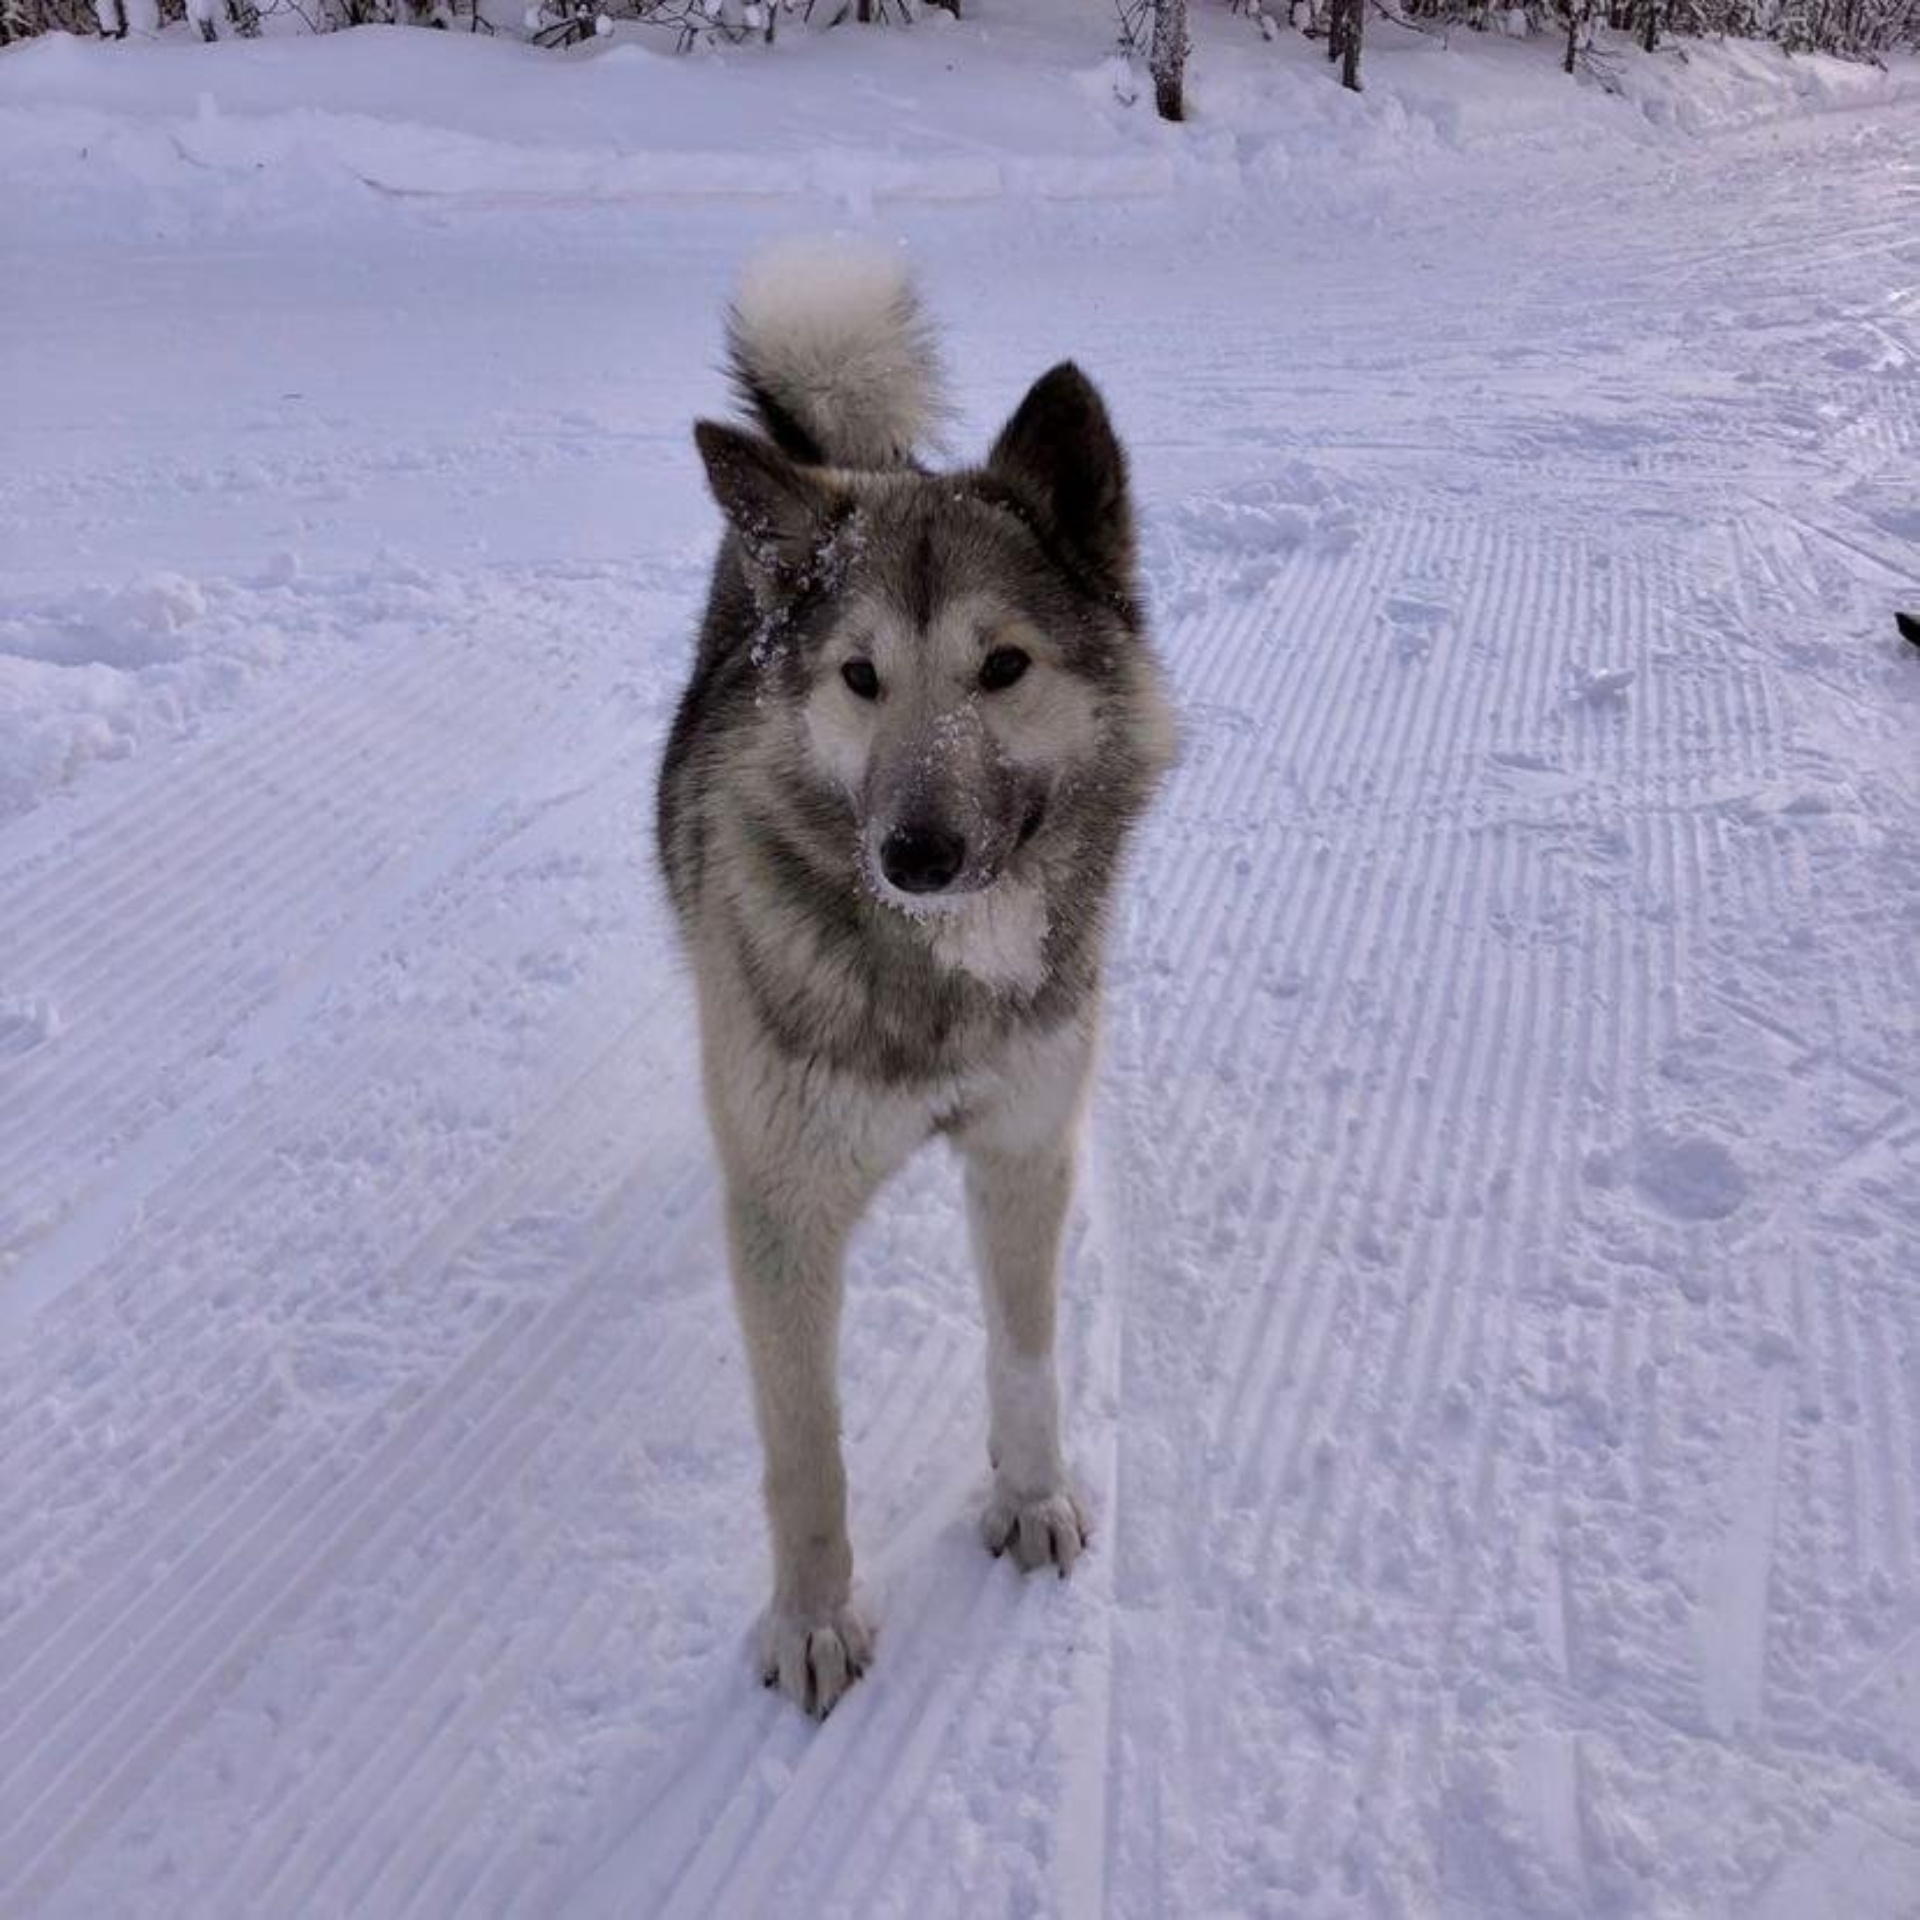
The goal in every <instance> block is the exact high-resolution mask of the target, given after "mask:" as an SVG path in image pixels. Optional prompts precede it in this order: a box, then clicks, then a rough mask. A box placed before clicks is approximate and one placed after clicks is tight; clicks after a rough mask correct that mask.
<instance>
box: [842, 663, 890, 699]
mask: <svg viewBox="0 0 1920 1920" xmlns="http://www.w3.org/2000/svg"><path fill="white" fill-rule="evenodd" d="M840 678H841V679H842V680H844V681H845V682H846V683H847V691H848V692H849V693H857V694H858V695H859V696H860V698H861V699H862V700H878V699H879V698H880V676H879V675H878V674H877V673H875V672H874V670H873V662H872V661H871V660H849V661H848V662H847V663H846V665H845V666H843V667H842V668H841V669H840Z"/></svg>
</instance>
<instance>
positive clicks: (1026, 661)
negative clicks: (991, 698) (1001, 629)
mask: <svg viewBox="0 0 1920 1920" xmlns="http://www.w3.org/2000/svg"><path fill="white" fill-rule="evenodd" d="M1032 665H1033V659H1032V656H1031V655H1030V654H1028V653H1027V652H1026V651H1025V650H1024V649H1022V648H1020V647H995V648H994V650H993V651H992V652H991V653H990V654H988V655H987V657H986V658H985V659H984V660H982V661H981V662H980V690H981V691H982V692H983V693H998V692H999V691H1000V689H1001V688H1002V687H1010V686H1012V685H1013V683H1014V682H1015V681H1016V680H1018V679H1019V678H1020V676H1021V675H1022V674H1023V673H1025V672H1026V670H1027V669H1028V668H1029V667H1030V666H1032Z"/></svg>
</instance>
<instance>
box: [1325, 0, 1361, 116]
mask: <svg viewBox="0 0 1920 1920" xmlns="http://www.w3.org/2000/svg"><path fill="white" fill-rule="evenodd" d="M1366 20H1367V0H1333V4H1332V6H1331V7H1330V8H1329V9H1328V10H1327V58H1328V59H1329V60H1338V61H1339V62H1340V84H1341V85H1342V86H1343V87H1349V88H1351V89H1352V90H1353V92H1355V93H1358V92H1359V91H1360V40H1361V35H1362V33H1363V32H1364V30H1365V27H1366Z"/></svg>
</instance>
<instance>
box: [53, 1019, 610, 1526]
mask: <svg viewBox="0 0 1920 1920" xmlns="http://www.w3.org/2000/svg"><path fill="white" fill-rule="evenodd" d="M602 1031H603V1030H602V1027H601V1025H600V1023H599V1021H598V1020H597V1019H593V1020H583V1021H581V1022H579V1023H577V1026H576V1029H575V1032H576V1033H577V1034H578V1035H579V1036H580V1038H581V1039H582V1040H583V1041H584V1043H585V1047H584V1051H582V1050H579V1049H575V1048H566V1047H563V1048H562V1049H561V1055H562V1057H571V1058H572V1059H573V1062H574V1070H573V1071H570V1072H568V1073H567V1074H565V1075H563V1076H562V1085H563V1087H564V1088H565V1089H566V1092H565V1093H564V1094H563V1095H562V1099H563V1100H564V1099H565V1098H568V1097H573V1096H577V1093H578V1090H579V1085H580V1082H581V1080H582V1079H583V1078H585V1077H586V1076H588V1075H590V1074H591V1073H592V1072H593V1071H594V1070H596V1068H597V1067H598V1066H600V1065H601V1063H603V1062H604V1061H605V1060H606V1059H607V1058H609V1056H610V1051H611V1055H612V1056H613V1057H617V1056H618V1052H619V1049H618V1047H616V1048H614V1049H612V1050H608V1049H607V1048H606V1044H605V1041H604V1038H603V1037H601V1036H602ZM420 1051H421V1047H420V1046H418V1045H416V1046H415V1047H414V1048H413V1049H410V1050H403V1051H402V1053H401V1054H400V1055H399V1056H398V1060H397V1062H396V1060H395V1058H394V1056H392V1055H391V1054H389V1055H388V1056H387V1059H386V1061H385V1063H384V1064H385V1065H386V1066H387V1067H389V1068H391V1067H393V1066H395V1065H396V1064H398V1065H400V1066H405V1065H406V1064H407V1063H408V1062H410V1061H411V1060H412V1059H413V1058H415V1057H417V1055H418V1054H419V1053H420ZM335 1065H336V1068H337V1071H336V1072H335V1073H334V1074H333V1075H331V1076H330V1077H329V1078H327V1079H324V1080H322V1081H321V1082H319V1083H317V1084H316V1083H312V1082H305V1083H300V1084H298V1085H296V1086H294V1087H292V1088H285V1087H279V1086H275V1087H271V1088H269V1089H268V1090H267V1091H266V1092H265V1093H264V1094H263V1096H262V1098H261V1100H260V1102H259V1103H258V1106H259V1111H256V1112H254V1113H246V1112H245V1111H244V1110H243V1113H242V1114H241V1115H240V1116H239V1117H238V1118H237V1119H236V1122H235V1124H234V1125H233V1126H232V1127H230V1128H229V1129H228V1130H227V1131H226V1132H225V1133H224V1134H222V1135H217V1136H215V1138H214V1140H213V1141H212V1142H211V1143H210V1145H209V1147H208V1149H207V1150H206V1152H205V1153H204V1154H203V1156H202V1158H201V1161H200V1163H198V1164H197V1165H190V1166H189V1168H188V1169H186V1170H184V1173H183V1176H182V1177H183V1178H185V1177H186V1176H187V1175H191V1174H198V1176H199V1177H198V1179H197V1180H195V1179H188V1180H187V1185H186V1190H185V1193H184V1194H180V1193H178V1191H177V1185H176V1192H175V1195H174V1196H173V1197H174V1198H175V1202H176V1207H175V1214H174V1218H173V1220H172V1221H171V1223H170V1230H169V1226H167V1225H156V1228H155V1230H154V1231H153V1232H152V1233H151V1234H150V1235H149V1236H147V1237H145V1238H143V1240H142V1242H141V1243H140V1244H139V1245H137V1246H130V1247H128V1248H126V1249H124V1251H123V1254H122V1257H121V1259H120V1260H119V1261H118V1262H115V1261H113V1260H109V1261H108V1262H107V1263H106V1264H105V1265H104V1266H103V1267H102V1268H101V1269H99V1270H97V1272H98V1279H99V1283H100V1286H101V1287H102V1289H103V1290H106V1289H110V1288H113V1287H116V1286H118V1285H120V1284H122V1282H123V1276H122V1273H121V1271H120V1269H121V1268H122V1267H124V1268H125V1269H127V1272H126V1274H125V1276H124V1277H125V1278H126V1279H132V1280H137V1279H138V1278H139V1277H140V1276H141V1275H142V1274H144V1273H145V1272H147V1271H149V1270H152V1269H154V1268H156V1267H157V1266H159V1265H160V1264H161V1263H160V1261H159V1260H158V1259H157V1258H156V1256H158V1255H164V1254H166V1252H167V1251H168V1249H169V1248H170V1247H171V1248H178V1249H182V1250H184V1249H185V1248H186V1247H187V1246H188V1245H189V1244H190V1243H191V1242H192V1241H193V1239H194V1238H195V1236H197V1235H199V1234H200V1233H202V1232H203V1231H206V1230H210V1229H212V1228H213V1227H214V1226H215V1225H216V1224H217V1223H219V1222H220V1221H222V1220H223V1219H225V1218H227V1217H228V1216H229V1214H230V1212H231V1207H232V1198H233V1195H234V1193H235V1192H237V1191H238V1189H239V1185H240V1179H239V1176H240V1175H242V1174H243V1173H245V1172H249V1171H251V1165H250V1163H251V1162H252V1161H254V1160H255V1159H256V1158H257V1156H258V1153H259V1145H260V1142H261V1141H262V1140H269V1141H271V1140H272V1139H273V1138H275V1135H274V1134H273V1133H272V1132H271V1131H270V1130H269V1129H268V1127H267V1126H266V1124H265V1119H266V1113H267V1112H268V1111H270V1110H271V1109H272V1107H273V1106H275V1105H276V1104H282V1103H287V1104H291V1105H293V1107H294V1110H295V1111H297V1110H298V1109H299V1107H300V1106H301V1105H309V1104H310V1103H311V1101H312V1100H313V1099H315V1098H327V1097H330V1096H332V1095H334V1094H335V1093H337V1092H339V1091H342V1090H344V1089H345V1088H346V1086H348V1085H349V1084H351V1083H354V1082H356V1081H357V1077H358V1075H359V1074H360V1072H361V1070H362V1069H363V1068H364V1066H365V1065H366V1059H365V1058H363V1057H362V1056H361V1055H360V1054H358V1053H356V1052H353V1051H350V1050H343V1051H342V1053H341V1055H340V1056H339V1058H338V1059H337V1060H336V1063H335ZM557 1104H558V1103H556V1105H557ZM243 1121H250V1122H251V1123H252V1124H242V1122H243ZM536 1131H537V1128H536ZM526 1137H528V1136H525V1135H523V1140H524V1139H525V1138H526ZM499 1192H500V1187H499V1169H498V1167H497V1166H494V1167H492V1168H490V1169H489V1170H488V1171H486V1172H484V1173H476V1174H475V1175H474V1177H473V1178H472V1179H471V1180H470V1181H469V1182H468V1183H467V1185H466V1187H465V1189H464V1190H463V1192H462V1193H460V1194H458V1195H455V1196H453V1197H452V1198H451V1200H450V1202H449V1203H448V1205H447V1210H446V1211H445V1212H444V1214H442V1215H441V1216H440V1217H439V1218H438V1219H437V1220H436V1221H435V1223H434V1225H433V1226H432V1227H431V1228H430V1229H428V1230H427V1231H425V1232H424V1234H417V1235H416V1242H417V1243H416V1244H415V1246H414V1247H413V1249H412V1251H411V1252H410V1253H409V1254H408V1255H406V1256H404V1257H403V1259H402V1260H401V1262H400V1263H399V1264H400V1268H401V1270H406V1269H408V1268H413V1267H418V1266H421V1265H423V1264H426V1263H429V1262H431V1261H432V1260H433V1259H434V1257H435V1255H434V1248H435V1245H436V1243H440V1244H444V1243H445V1242H446V1240H447V1237H448V1235H449V1234H457V1233H458V1232H459V1231H460V1223H461V1222H462V1221H463V1220H465V1219H467V1218H469V1216H471V1218H472V1221H473V1223H474V1225H475V1228H476V1230H477V1227H478V1225H479V1223H480V1222H481V1221H482V1220H483V1219H484V1218H485V1217H486V1216H487V1215H488V1214H490V1213H496V1212H497V1211H498V1208H499V1201H498V1197H497V1196H498V1194H499ZM490 1196H491V1197H490ZM428 1197H429V1196H428V1193H427V1189H426V1187H425V1186H424V1184H423V1183H422V1182H419V1181H416V1180H403V1181H402V1182H401V1184H400V1185H399V1186H398V1187H397V1188H395V1189H394V1190H393V1191H392V1192H391V1193H390V1194H389V1195H388V1197H387V1199H388V1206H387V1212H388V1218H389V1219H390V1220H396V1221H397V1220H400V1219H404V1217H405V1204H404V1203H411V1202H413V1201H415V1200H416V1198H417V1199H420V1200H427V1199H428ZM195 1201H197V1202H198V1210H197V1211H194V1210H191V1208H190V1207H188V1206H182V1205H181V1203H182V1202H186V1203H192V1202H195ZM476 1204H477V1205H478V1206H479V1207H480V1208H481V1212H479V1213H475V1212H474V1211H473V1209H474V1207H475V1205H476ZM160 1218H161V1220H162V1221H164V1220H165V1219H166V1211H165V1210H164V1209H163V1210H162V1211H161V1214H160ZM227 1284H228V1283H227V1280H226V1278H225V1269H224V1268H222V1267H219V1266H215V1267H213V1268H212V1269H211V1270H210V1271H208V1273H207V1274H206V1276H205V1280H204V1283H203V1284H201V1285H197V1286H190V1287H184V1288H171V1289H156V1290H154V1291H155V1292H156V1293H157V1295H158V1299H157V1302H156V1308H155V1311H154V1313H153V1315H152V1317H151V1318H149V1319H146V1320H144V1321H142V1320H140V1319H138V1318H136V1317H135V1315H134V1313H133V1312H132V1311H131V1310H128V1311H126V1312H124V1313H123V1314H122V1315H121V1316H120V1317H121V1319H122V1324H123V1326H124V1329H125V1337H126V1338H128V1339H129V1340H133V1341H137V1342H138V1344H139V1346H140V1349H141V1351H142V1352H143V1353H145V1354H147V1355H149V1356H151V1357H152V1358H153V1359H154V1360H155V1362H156V1363H163V1364H164V1367H165V1370H166V1372H168V1373H170V1374H174V1375H176V1376H177V1375H178V1374H179V1373H180V1372H181V1370H182V1369H183V1368H184V1367H185V1366H186V1364H187V1355H188V1354H189V1353H190V1352H192V1351H193V1347H194V1345H195V1344H196V1343H199V1342H212V1341H215V1340H218V1341H220V1342H221V1351H218V1352H216V1353H215V1354H214V1355H213V1356H212V1357H211V1358H209V1359H207V1360H206V1361H205V1363H204V1367H205V1370H206V1372H207V1373H212V1374H217V1373H218V1371H219V1369H220V1368H221V1366H222V1362H223V1358H224V1359H225V1364H226V1366H227V1367H228V1369H229V1370H230V1368H231V1358H230V1347H231V1334H230V1329H229V1328H228V1327H227V1326H226V1324H225V1322H224V1320H223V1319H221V1318H220V1317H218V1316H217V1315H215V1314H214V1313H213V1312H212V1311H211V1310H210V1307H209V1302H208V1298H207V1295H208V1291H209V1289H213V1290H216V1291H217V1290H219V1289H222V1288H224V1287H225V1286H226V1285H227ZM89 1312H90V1313H92V1314H96V1315H97V1313H98V1308H97V1306H96V1305H94V1304H93V1303H89ZM46 1331H47V1332H48V1333H52V1332H53V1331H54V1329H53V1328H51V1327H49V1328H47V1329H46ZM223 1384H224V1383H223ZM112 1396H113V1384H112V1381H111V1379H109V1380H107V1381H105V1382H103V1383H102V1385H101V1386H100V1388H99V1389H98V1390H97V1392H96V1395H95V1405H97V1407H98V1409H99V1411H98V1413H97V1415H94V1416H92V1417H93V1418H94V1419H95V1420H110V1419H111V1417H112V1414H113V1411H114V1408H113V1398H112ZM189 1405H190V1408H192V1409H193V1410H194V1411H195V1413H196V1416H197V1424H199V1425H201V1426H205V1425H206V1424H207V1423H209V1422H211V1421H213V1420H216V1419H218V1418H219V1417H220V1416H221V1412H222V1409H221V1407H220V1406H219V1404H218V1403H217V1402H210V1401H199V1400H190V1402H189ZM88 1418H89V1415H88V1411H87V1409H86V1407H85V1406H82V1407H80V1408H78V1409H75V1410H74V1411H73V1412H72V1413H71V1415H70V1419H71V1420H72V1422H73V1423H75V1424H76V1425H78V1424H83V1423H85V1422H86V1421H87V1420H88ZM192 1432H193V1428H192V1426H188V1427H185V1428H183V1429H176V1430H175V1431H174V1433H173V1436H172V1437H173V1440H174V1444H175V1447H176V1449H177V1448H178V1447H179V1446H180V1445H181V1444H183V1443H184V1442H185V1441H186V1440H189V1439H190V1438H191V1437H192ZM22 1444H23V1446H27V1445H31V1444H32V1436H31V1435H29V1436H28V1437H27V1439H26V1441H24V1442H23V1443H22ZM73 1444H75V1445H77V1444H79V1443H78V1442H77V1441H75V1442H74V1443H73ZM118 1491H119V1493H120V1494H121V1496H122V1498H123V1500H130V1499H131V1498H132V1496H133V1495H134V1494H135V1493H137V1492H139V1484H138V1482H137V1481H134V1482H128V1483H126V1484H123V1485H122V1486H121V1487H120V1488H119V1489H118ZM141 1504H142V1506H143V1507H144V1506H145V1500H144V1498H143V1499H142V1502H141ZM75 1524H76V1525H78V1526H83V1527H84V1528H85V1529H86V1530H87V1531H89V1532H93V1531H96V1530H97V1528H98V1525H99V1521H98V1517H97V1515H94V1516H87V1515H82V1516H80V1517H79V1518H77V1519H76V1522H75ZM136 1524H137V1523H136ZM50 1544H51V1543H50Z"/></svg>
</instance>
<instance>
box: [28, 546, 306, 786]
mask: <svg viewBox="0 0 1920 1920" xmlns="http://www.w3.org/2000/svg"><path fill="white" fill-rule="evenodd" d="M267 597H270V596H261V595H255V594H252V593H249V592H247V591H246V590H244V589H240V588H236V587H234V586H232V585H230V584H227V583H213V584H208V585H203V584H201V583H200V582H197V581H194V580H189V579H186V578H184V577H183V576H181V575H179V574H174V573H153V574H149V575H146V576H144V577H143V578H140V579H137V580H134V581H132V582H130V583H129V584H128V585H126V586H124V587H121V588H118V589H113V590H109V589H104V588H93V589H89V590H87V591H84V592H81V593H76V594H71V595H68V596H66V597H64V598H62V599H58V600H46V601H38V602H29V603H25V604H15V605H11V606H8V605H0V819H6V818H9V817H11V816H12V815H15V814H18V813H22V812H24V811H26V810H27V809H28V808H30V807H32V806H35V805H37V804H38V803H39V802H40V801H42V800H44V799H46V798H47V797H48V796H49V795H50V794H53V793H56V792H58V791H59V790H60V789H62V788H63V787H65V786H67V785H68V784H69V783H70V782H72V781H73V780H74V779H75V778H77V777H78V775H79V774H80V773H81V772H82V770H83V769H85V768H86V767H88V766H89V765H91V764H93V763H94V762H97V761H102V760H121V759H125V758H127V757H128V756H129V755H130V754H132V753H134V752H135V751H136V750H137V749H139V748H140V747H141V746H142V744H144V743H146V742H148V741H150V740H156V739H170V738H179V737H181V736H182V735H184V734H186V733H188V732H190V731H192V729H193V727H194V725H195V723H196V722H197V721H198V719H199V717H200V716H201V715H202V714H203V713H206V712H208V711H209V710H211V709H214V708H217V707H222V706H225V705H227V704H228V703H230V702H231V701H232V700H233V699H234V698H235V697H236V696H238V695H239V694H240V693H242V692H243V691H244V690H245V689H247V688H248V687H249V686H251V685H252V684H254V682H255V681H256V679H257V678H258V677H259V676H260V674H261V672H262V670H263V669H268V668H271V667H273V666H276V665H277V664H278V663H279V662H280V661H281V660H282V659H283V657H284V654H285V643H284V640H283V637H282V633H281V629H280V628H279V626H278V625H277V624H276V623H275V622H274V620H273V619H272V618H271V615H270V611H269V609H268V608H267V607H266V606H264V605H263V604H262V602H263V599H264V598H267Z"/></svg>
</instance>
